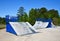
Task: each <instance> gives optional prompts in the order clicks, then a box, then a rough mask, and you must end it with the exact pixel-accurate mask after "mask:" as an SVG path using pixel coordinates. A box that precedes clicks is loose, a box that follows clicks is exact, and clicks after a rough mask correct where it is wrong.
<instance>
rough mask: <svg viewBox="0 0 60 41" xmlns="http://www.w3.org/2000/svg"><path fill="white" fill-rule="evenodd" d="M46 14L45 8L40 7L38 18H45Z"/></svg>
mask: <svg viewBox="0 0 60 41" xmlns="http://www.w3.org/2000/svg"><path fill="white" fill-rule="evenodd" d="M46 12H47V9H46V8H45V7H42V8H41V9H39V13H40V18H45V15H46V14H45V13H46Z"/></svg>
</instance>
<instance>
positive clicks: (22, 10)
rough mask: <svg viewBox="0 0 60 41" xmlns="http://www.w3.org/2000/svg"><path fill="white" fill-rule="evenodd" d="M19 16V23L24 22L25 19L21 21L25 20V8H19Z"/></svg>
mask: <svg viewBox="0 0 60 41" xmlns="http://www.w3.org/2000/svg"><path fill="white" fill-rule="evenodd" d="M17 15H18V21H21V20H23V19H21V18H23V15H24V7H20V8H19V10H18V14H17Z"/></svg>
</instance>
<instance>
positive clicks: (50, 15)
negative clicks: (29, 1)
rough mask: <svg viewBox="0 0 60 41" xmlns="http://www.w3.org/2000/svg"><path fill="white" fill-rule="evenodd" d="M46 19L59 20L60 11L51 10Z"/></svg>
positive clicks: (46, 14)
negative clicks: (59, 13) (59, 12)
mask: <svg viewBox="0 0 60 41" xmlns="http://www.w3.org/2000/svg"><path fill="white" fill-rule="evenodd" d="M45 17H46V18H51V19H52V18H54V17H56V18H58V17H59V15H58V11H57V10H54V9H51V10H49V11H48V12H46V13H45Z"/></svg>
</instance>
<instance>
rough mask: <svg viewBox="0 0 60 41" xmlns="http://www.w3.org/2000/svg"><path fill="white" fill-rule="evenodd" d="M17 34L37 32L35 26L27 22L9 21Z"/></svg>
mask: <svg viewBox="0 0 60 41" xmlns="http://www.w3.org/2000/svg"><path fill="white" fill-rule="evenodd" d="M9 23H10V25H11V26H12V28H13V29H14V31H15V32H16V34H17V35H25V34H29V33H34V32H36V31H35V29H34V28H32V27H31V26H29V25H28V24H27V23H26V22H9Z"/></svg>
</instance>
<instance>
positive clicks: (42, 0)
mask: <svg viewBox="0 0 60 41" xmlns="http://www.w3.org/2000/svg"><path fill="white" fill-rule="evenodd" d="M21 6H23V7H24V8H25V12H27V13H28V12H29V10H30V9H31V8H42V7H45V8H47V9H48V10H50V9H55V10H58V12H59V13H60V0H0V17H5V16H6V15H10V16H16V15H17V12H18V11H17V10H18V9H19V7H21Z"/></svg>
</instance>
